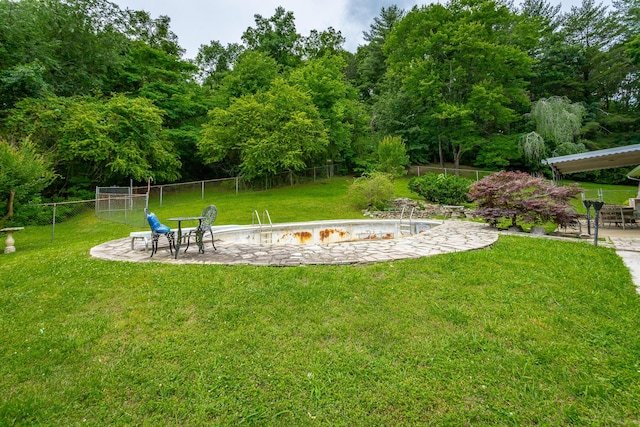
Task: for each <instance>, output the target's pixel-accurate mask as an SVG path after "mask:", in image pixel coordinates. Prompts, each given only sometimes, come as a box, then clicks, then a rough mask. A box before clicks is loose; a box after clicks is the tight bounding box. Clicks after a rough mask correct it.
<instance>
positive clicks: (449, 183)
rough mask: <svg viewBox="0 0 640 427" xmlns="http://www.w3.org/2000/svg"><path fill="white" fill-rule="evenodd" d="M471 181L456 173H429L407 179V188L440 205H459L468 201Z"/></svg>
mask: <svg viewBox="0 0 640 427" xmlns="http://www.w3.org/2000/svg"><path fill="white" fill-rule="evenodd" d="M470 185H471V181H470V180H468V179H466V178H462V177H461V176H458V175H444V174H433V173H429V174H426V175H422V176H416V177H413V178H411V180H410V181H409V190H411V191H412V192H414V193H416V194H419V195H420V196H422V197H424V198H425V200H427V201H429V202H433V203H438V204H441V205H459V204H461V203H465V202H468V201H469V199H468V198H467V194H468V193H469V186H470Z"/></svg>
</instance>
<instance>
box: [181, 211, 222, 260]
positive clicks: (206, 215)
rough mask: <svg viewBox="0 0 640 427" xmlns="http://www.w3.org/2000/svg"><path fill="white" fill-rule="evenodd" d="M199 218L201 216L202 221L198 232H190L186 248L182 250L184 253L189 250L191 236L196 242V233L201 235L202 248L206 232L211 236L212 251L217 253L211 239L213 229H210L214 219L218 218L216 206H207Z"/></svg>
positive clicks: (213, 240) (212, 238) (213, 241)
mask: <svg viewBox="0 0 640 427" xmlns="http://www.w3.org/2000/svg"><path fill="white" fill-rule="evenodd" d="M200 216H202V221H201V222H200V227H199V230H198V229H196V230H191V231H190V232H189V234H188V235H187V247H186V248H185V250H184V251H185V252H186V251H187V249H189V243H190V242H191V235H195V236H196V242H197V239H198V232H200V233H201V234H200V236H202V237H201V238H202V239H203V242H202V245H203V246H202V247H204V235H205V233H206V232H207V231H208V232H209V234H211V244H212V245H213V250H214V251H217V249H216V244H215V239H214V237H213V229H212V228H211V225H212V224H213V223H214V222H215V220H216V218H217V217H218V209H216V205H209V206H207V207H206V208H204V210H203V211H202V214H201V215H200ZM198 247H200V245H198Z"/></svg>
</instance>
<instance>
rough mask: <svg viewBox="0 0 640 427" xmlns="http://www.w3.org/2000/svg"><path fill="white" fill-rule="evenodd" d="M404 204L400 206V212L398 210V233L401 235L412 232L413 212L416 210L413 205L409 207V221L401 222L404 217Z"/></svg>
mask: <svg viewBox="0 0 640 427" xmlns="http://www.w3.org/2000/svg"><path fill="white" fill-rule="evenodd" d="M406 208H407V207H406V206H403V207H402V212H400V235H401V236H406V235H411V234H413V233H412V232H411V224H412V222H413V214H414V212H415V211H416V208H415V207H412V208H411V214H410V215H409V222H408V223H407V222H403V221H402V220H403V219H404V211H405V210H406Z"/></svg>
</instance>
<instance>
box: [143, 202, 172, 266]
mask: <svg viewBox="0 0 640 427" xmlns="http://www.w3.org/2000/svg"><path fill="white" fill-rule="evenodd" d="M144 213H145V215H146V217H147V222H148V223H149V227H151V256H153V254H155V253H156V252H158V239H159V238H160V236H165V237H166V238H167V240H168V241H169V252H171V255H173V247H174V246H175V233H174V232H173V231H171V229H170V228H169V227H167V226H166V225H164V224H162V223H161V222H160V220H159V219H158V217H157V216H156V214H154V213H153V212H150V211H149V209H147V208H145V209H144Z"/></svg>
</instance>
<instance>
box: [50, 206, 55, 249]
mask: <svg viewBox="0 0 640 427" xmlns="http://www.w3.org/2000/svg"><path fill="white" fill-rule="evenodd" d="M55 234H56V204H55V203H54V204H53V218H52V219H51V241H52V242H53V236H54V235H55Z"/></svg>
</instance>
